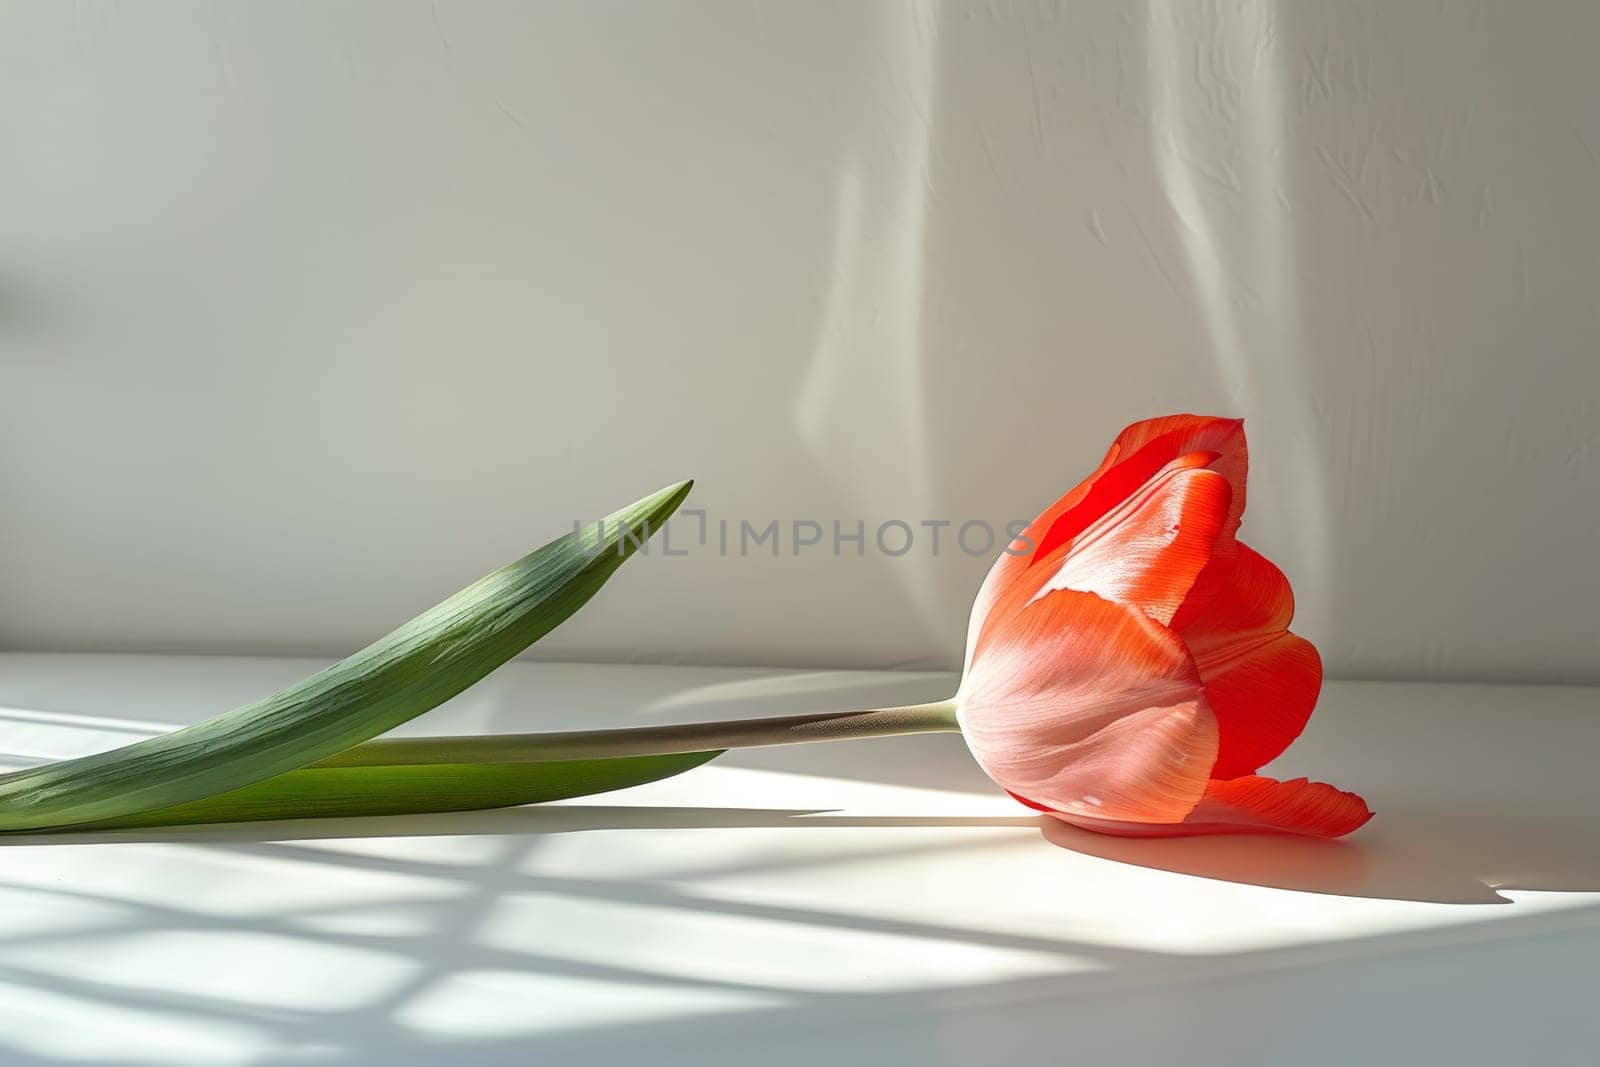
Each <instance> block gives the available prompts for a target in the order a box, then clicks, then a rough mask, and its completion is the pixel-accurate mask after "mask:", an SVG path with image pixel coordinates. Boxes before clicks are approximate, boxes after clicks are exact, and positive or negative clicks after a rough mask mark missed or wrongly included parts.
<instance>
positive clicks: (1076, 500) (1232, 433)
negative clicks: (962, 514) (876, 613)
mask: <svg viewBox="0 0 1600 1067" xmlns="http://www.w3.org/2000/svg"><path fill="white" fill-rule="evenodd" d="M1243 426H1244V424H1243V423H1242V422H1241V421H1240V420H1238V419H1219V418H1215V417H1211V416H1203V415H1169V416H1166V417H1164V418H1159V419H1146V420H1145V421H1143V422H1136V423H1134V424H1133V425H1131V426H1129V427H1127V428H1126V429H1124V430H1123V431H1122V432H1121V433H1120V434H1118V435H1117V439H1116V440H1115V441H1113V442H1112V444H1111V447H1110V449H1109V450H1107V452H1106V455H1105V458H1104V459H1102V460H1101V461H1100V466H1099V467H1098V468H1096V470H1095V471H1094V473H1092V474H1090V475H1089V477H1087V478H1085V479H1084V480H1083V481H1082V482H1080V483H1078V485H1076V486H1074V487H1073V488H1072V489H1071V490H1070V491H1069V492H1067V493H1066V494H1064V495H1063V496H1062V497H1061V498H1060V499H1058V500H1057V501H1056V502H1055V503H1054V504H1051V505H1050V506H1049V507H1048V508H1046V509H1045V510H1044V511H1043V512H1042V513H1040V515H1039V517H1038V518H1036V519H1034V520H1033V522H1032V523H1031V524H1029V526H1028V527H1027V528H1026V529H1025V530H1024V531H1023V532H1022V534H1021V535H1020V536H1019V537H1018V538H1017V539H1016V540H1015V541H1013V542H1012V543H1011V544H1010V546H1008V549H1007V551H1005V552H1003V553H1001V555H1000V558H999V559H997V560H996V561H995V564H994V566H993V567H991V568H990V570H989V573H988V575H987V576H986V577H985V578H984V581H983V585H982V587H981V588H980V589H979V590H978V596H977V598H976V600H975V602H974V604H973V608H972V618H971V621H970V623H969V624H968V628H967V656H966V662H967V664H968V665H969V666H970V665H971V663H972V660H973V658H974V655H975V653H976V650H977V646H978V643H979V636H980V634H982V633H983V631H984V630H985V629H987V628H989V627H992V626H993V625H997V624H998V623H1000V622H1002V621H1004V620H1005V619H1006V618H1008V617H1009V616H1010V615H1012V614H1015V613H1016V612H1017V611H1020V610H1021V609H1022V607H1023V605H1025V604H1027V603H1028V601H1029V600H1030V599H1031V598H1032V597H1033V595H1034V594H1035V593H1036V592H1038V590H1039V587H1040V586H1042V585H1043V584H1044V582H1045V580H1046V578H1047V575H1048V571H1045V572H1038V571H1034V570H1033V568H1034V566H1035V564H1045V563H1050V562H1053V561H1052V559H1051V557H1053V556H1057V555H1061V554H1064V553H1065V550H1066V548H1067V547H1068V544H1069V543H1070V542H1071V541H1072V540H1073V539H1074V538H1075V537H1076V536H1077V535H1078V534H1080V533H1082V532H1083V531H1084V530H1085V529H1087V528H1088V527H1089V526H1091V525H1092V524H1094V523H1095V522H1096V521H1097V520H1098V519H1100V518H1101V517H1103V516H1104V515H1105V514H1106V512H1108V511H1110V510H1111V509H1112V508H1113V507H1115V506H1116V505H1117V504H1118V503H1120V502H1121V501H1123V500H1125V499H1126V498H1127V497H1128V496H1129V495H1131V494H1132V493H1134V492H1135V491H1136V490H1138V489H1139V487H1140V486H1142V485H1144V484H1145V483H1146V482H1148V481H1149V480H1150V479H1151V478H1153V477H1154V476H1155V475H1156V474H1157V473H1159V472H1160V471H1161V469H1162V468H1163V467H1165V466H1167V465H1168V464H1169V463H1171V462H1172V461H1173V460H1175V459H1178V458H1179V457H1182V456H1186V455H1189V454H1191V453H1195V452H1210V453H1214V455H1212V456H1209V457H1208V458H1207V462H1208V464H1209V465H1210V466H1211V467H1212V469H1214V470H1216V471H1217V472H1218V473H1219V474H1221V475H1222V476H1223V477H1224V478H1227V479H1228V482H1229V484H1230V486H1231V488H1232V494H1231V496H1230V498H1229V501H1228V510H1227V513H1226V514H1225V516H1224V518H1223V521H1222V528H1221V532H1220V534H1219V537H1218V542H1219V544H1218V549H1219V552H1220V555H1221V556H1222V557H1231V553H1232V539H1233V534H1234V531H1236V530H1237V529H1238V526H1239V517H1240V515H1241V514H1242V513H1243V511H1244V500H1245V474H1246V468H1247V466H1248V457H1247V452H1246V448H1245V438H1244V428H1243ZM1209 570H1210V568H1207V571H1205V572H1202V576H1201V578H1200V579H1199V582H1198V584H1201V585H1204V586H1206V587H1207V588H1208V589H1209V587H1210V586H1211V585H1212V584H1214V582H1213V581H1212V580H1210V579H1208V578H1207V576H1206V575H1207V574H1208V573H1209Z"/></svg>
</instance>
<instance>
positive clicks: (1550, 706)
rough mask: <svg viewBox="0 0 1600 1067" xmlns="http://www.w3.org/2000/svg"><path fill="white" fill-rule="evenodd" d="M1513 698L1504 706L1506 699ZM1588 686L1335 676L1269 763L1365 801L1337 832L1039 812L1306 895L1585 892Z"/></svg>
mask: <svg viewBox="0 0 1600 1067" xmlns="http://www.w3.org/2000/svg"><path fill="white" fill-rule="evenodd" d="M1513 699H1514V700H1515V701H1516V704H1515V706H1510V705H1509V704H1508V702H1509V701H1511V700H1513ZM1597 701H1600V696H1597V691H1594V690H1585V689H1564V688H1560V687H1553V686H1552V687H1547V688H1538V689H1529V688H1517V689H1507V688H1502V687H1496V686H1434V685H1429V686H1423V685H1415V686H1412V685H1378V684H1345V685H1341V686H1337V687H1334V688H1332V689H1331V690H1330V691H1329V692H1328V693H1327V694H1326V695H1325V697H1324V699H1323V704H1322V707H1321V708H1319V709H1318V711H1317V714H1316V716H1315V717H1314V718H1313V719H1312V723H1311V729H1310V731H1308V733H1307V736H1306V737H1305V738H1303V739H1302V741H1301V742H1300V743H1297V744H1296V746H1295V747H1294V748H1293V749H1291V750H1290V752H1289V754H1288V757H1287V758H1286V759H1285V760H1284V761H1282V762H1281V763H1280V764H1279V765H1278V766H1276V767H1274V768H1269V773H1277V774H1279V775H1280V776H1282V777H1293V776H1296V775H1301V774H1306V775H1310V776H1312V777H1319V776H1324V775H1325V776H1327V777H1328V778H1330V779H1332V780H1333V781H1334V783H1335V784H1337V785H1340V786H1344V787H1347V788H1351V789H1355V790H1356V791H1358V792H1360V793H1361V794H1362V795H1363V796H1365V797H1366V799H1367V802H1368V803H1369V804H1370V805H1371V807H1372V809H1373V811H1374V812H1375V813H1376V814H1375V815H1374V817H1373V819H1372V821H1371V822H1370V823H1368V824H1367V825H1366V826H1365V827H1363V828H1362V829H1360V830H1358V831H1356V833H1354V834H1353V835H1351V836H1350V837H1349V838H1346V839H1344V840H1342V841H1318V840H1312V839H1307V838H1295V837H1287V836H1278V835H1259V836H1229V837H1192V838H1174V839H1165V840H1132V839H1126V838H1116V837H1106V836H1103V835H1100V834H1094V833H1090V832H1087V831H1084V830H1079V829H1077V828H1075V827H1072V826H1068V825H1066V824H1063V823H1059V822H1056V821H1054V820H1051V821H1050V823H1049V825H1047V826H1046V827H1045V830H1044V835H1045V837H1046V838H1047V839H1048V840H1050V841H1051V842H1053V843H1054V844H1056V845H1059V846H1060V847H1062V848H1067V849H1071V850H1073V851H1074V852H1080V853H1084V854H1087V855H1091V856H1099V857H1102V858H1105V859H1110V860H1117V861H1119V862H1122V863H1133V864H1138V865H1139V866H1143V867H1152V868H1156V869H1159V870H1166V871H1174V872H1177V873H1180V874H1190V875H1196V876H1198V877H1202V878H1215V879H1221V880H1224V881H1230V882H1243V883H1247V884H1250V885H1262V886H1271V887H1275V888H1280V889H1296V890H1303V891H1307V892H1315V893H1336V894H1340V895H1345V896H1361V897H1375V898H1380V899H1392V900H1419V901H1434V902H1438V903H1450V904H1474V903H1476V904H1487V903H1505V902H1506V898H1505V897H1503V896H1501V895H1500V893H1498V892H1497V891H1496V890H1499V889H1512V890H1515V889H1525V890H1558V891H1589V892H1595V891H1600V804H1597V803H1596V801H1597V800H1600V788H1597V787H1596V785H1595V784H1594V783H1595V777H1594V774H1595V772H1594V760H1595V758H1596V753H1600V706H1596V704H1597Z"/></svg>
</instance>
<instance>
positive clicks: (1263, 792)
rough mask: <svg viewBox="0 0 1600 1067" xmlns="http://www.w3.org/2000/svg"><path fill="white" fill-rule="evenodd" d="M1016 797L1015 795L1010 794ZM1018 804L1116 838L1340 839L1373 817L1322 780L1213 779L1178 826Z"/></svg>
mask: <svg viewBox="0 0 1600 1067" xmlns="http://www.w3.org/2000/svg"><path fill="white" fill-rule="evenodd" d="M1012 795H1013V796H1016V794H1012ZM1017 799H1018V800H1020V801H1022V802H1023V803H1024V804H1027V805H1028V806H1029V807H1031V808H1037V809H1038V810H1040V811H1043V812H1045V813H1046V814H1048V815H1051V816H1053V817H1054V818H1057V819H1060V820H1061V821H1062V822H1066V823H1071V824H1072V825H1073V826H1078V827H1081V828H1083V829H1085V830H1093V831H1095V832H1096V833H1101V834H1112V835H1114V836H1117V837H1198V836H1201V835H1204V834H1250V833H1261V834H1264V833H1291V834H1303V835H1305V836H1308V837H1343V836H1344V835H1345V834H1348V833H1350V832H1351V831H1352V830H1356V829H1359V828H1360V827H1361V826H1363V825H1364V824H1365V823H1366V821H1367V820H1368V819H1370V818H1372V810H1371V809H1370V808H1368V807H1367V802H1366V801H1364V800H1362V799H1361V798H1360V797H1359V796H1357V795H1356V794H1354V793H1347V792H1345V791H1344V790H1343V789H1336V788H1334V787H1333V786H1331V785H1329V784H1328V783H1326V782H1309V781H1307V780H1306V779H1304V778H1294V779H1291V780H1289V781H1287V782H1280V781H1278V780H1277V779H1276V778H1263V777H1261V776H1260V775H1254V774H1251V775H1245V776H1244V777H1242V778H1233V779H1230V780H1228V781H1213V782H1211V783H1210V784H1209V785H1207V787H1206V791H1205V795H1204V796H1203V797H1201V799H1200V803H1198V804H1196V805H1195V808H1194V810H1193V811H1192V812H1190V813H1189V815H1188V816H1187V817H1186V818H1185V819H1183V821H1181V822H1175V823H1168V824H1166V825H1160V826H1158V825H1153V824H1151V823H1140V822H1133V821H1119V820H1114V819H1097V818H1092V817H1091V818H1085V817H1083V816H1081V815H1078V814H1076V813H1072V812H1063V811H1057V810H1054V809H1052V808H1050V807H1048V806H1045V805H1042V804H1038V803H1035V802H1034V801H1032V800H1029V799H1028V798H1026V797H1021V796H1018V797H1017Z"/></svg>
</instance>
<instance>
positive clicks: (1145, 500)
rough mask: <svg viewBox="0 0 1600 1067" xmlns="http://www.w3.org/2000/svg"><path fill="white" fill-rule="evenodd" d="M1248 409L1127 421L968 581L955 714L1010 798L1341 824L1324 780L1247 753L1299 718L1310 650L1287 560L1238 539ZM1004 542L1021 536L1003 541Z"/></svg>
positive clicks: (1071, 806)
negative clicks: (1090, 468)
mask: <svg viewBox="0 0 1600 1067" xmlns="http://www.w3.org/2000/svg"><path fill="white" fill-rule="evenodd" d="M1245 468H1246V455H1245V438H1244V427H1243V423H1242V422H1240V421H1238V420H1232V419H1217V418H1203V417H1199V416H1194V415H1173V416H1169V417H1167V418H1161V419H1151V420H1148V421H1146V422H1139V423H1135V424H1134V425H1132V426H1130V427H1128V428H1127V429H1126V430H1123V431H1122V433H1121V434H1119V435H1118V436H1117V439H1116V441H1115V442H1114V443H1113V444H1112V445H1111V449H1110V451H1109V452H1107V453H1106V458H1105V459H1104V460H1103V461H1102V462H1101V464H1100V467H1099V469H1098V470H1096V471H1095V472H1094V473H1093V474H1091V475H1090V476H1089V477H1088V478H1087V479H1086V480H1085V481H1084V482H1083V483H1082V484H1080V485H1079V486H1078V487H1077V488H1075V489H1073V490H1072V491H1071V492H1069V493H1068V494H1067V495H1066V496H1064V497H1062V498H1061V499H1060V500H1058V501H1056V503H1055V504H1053V505H1052V506H1051V507H1050V508H1049V509H1047V510H1046V511H1045V512H1044V514H1042V515H1040V516H1039V517H1038V518H1037V519H1035V520H1034V522H1033V524H1032V525H1031V526H1029V527H1028V528H1027V530H1026V531H1024V533H1023V535H1022V536H1021V537H1020V538H1019V539H1018V541H1017V542H1016V543H1014V547H1013V549H1011V550H1010V551H1008V552H1007V553H1006V554H1002V555H1001V557H1000V559H999V560H998V561H997V562H996V563H995V565H994V568H993V569H992V570H991V571H990V572H989V575H988V578H987V579H985V581H984V583H983V587H982V588H981V589H980V590H979V593H978V598H977V602H976V604H975V605H974V606H973V610H972V620H971V624H970V627H969V630H968V636H967V657H966V669H965V674H964V677H963V681H962V684H961V690H960V692H959V693H958V694H957V696H956V705H957V717H958V719H959V722H960V725H961V730H962V733H963V734H964V735H965V737H966V739H967V744H968V746H969V747H970V748H971V749H972V753H973V755H974V756H975V757H976V758H977V760H978V762H979V763H980V764H981V765H982V766H983V769H984V770H985V771H986V772H987V773H988V775H989V776H990V777H991V778H993V779H994V780H995V782H997V783H998V784H999V785H1001V786H1002V787H1004V788H1005V789H1006V790H1008V791H1009V792H1010V793H1011V794H1012V795H1013V796H1015V797H1016V798H1017V799H1018V800H1020V801H1022V802H1023V803H1024V804H1027V805H1029V806H1030V807H1033V808H1037V809H1039V810H1040V811H1043V812H1046V813H1048V814H1050V815H1052V816H1054V817H1056V818H1058V819H1062V820H1064V821H1066V822H1069V823H1072V824H1074V825H1076V826H1081V827H1084V828H1086V829H1090V830H1098V831H1101V832H1104V833H1112V834H1122V835H1140V836H1161V835H1180V834H1206V833H1236V832H1242V831H1245V832H1247V831H1268V830H1277V831H1289V832H1293V833H1300V834H1310V835H1315V836H1321V837H1338V836H1340V835H1341V834H1347V833H1349V832H1350V831H1352V830H1354V829H1356V828H1357V827H1358V826H1360V825H1361V824H1363V823H1365V822H1366V821H1367V820H1368V819H1369V818H1371V817H1372V813H1371V812H1370V811H1369V810H1368V809H1367V806H1366V804H1365V803H1364V802H1363V801H1362V799H1361V798H1360V797H1358V796H1356V795H1355V794H1354V793H1347V792H1343V791H1341V790H1339V789H1335V788H1334V787H1333V786H1331V785H1326V784H1324V783H1322V782H1308V781H1306V780H1305V779H1303V778H1301V779H1295V780H1293V781H1278V780H1276V779H1272V778H1265V777H1262V776H1260V775H1258V774H1256V773H1255V771H1256V770H1257V769H1258V768H1259V767H1261V765H1262V764H1264V763H1267V762H1268V761H1269V760H1272V759H1273V758H1274V757H1276V756H1277V755H1278V754H1279V753H1281V752H1282V751H1283V750H1284V749H1285V748H1287V747H1288V745H1289V743H1290V742H1291V741H1293V740H1294V739H1295V738H1296V737H1297V736H1299V734H1300V731H1301V730H1302V729H1304V728H1305V724H1306V720H1307V719H1308V718H1309V717H1310V715H1311V709H1312V707H1313V706H1314V705H1315V704H1316V700H1317V692H1318V690H1319V689H1320V688H1321V685H1322V662H1321V660H1320V658H1319V657H1318V656H1317V650H1316V649H1315V648H1314V647H1312V645H1311V643H1310V642H1309V641H1306V640H1305V639H1304V638H1302V637H1298V636H1296V635H1295V634H1292V633H1290V632H1289V630H1288V626H1289V620H1290V618H1291V617H1292V616H1293V614H1294V598H1293V595H1292V593H1291V592H1290V589H1289V583H1288V581H1287V580H1286V579H1285V578H1284V576H1283V572H1282V571H1280V570H1279V569H1278V568H1277V567H1275V566H1273V564H1272V563H1270V562H1269V561H1268V560H1267V559H1266V558H1265V557H1263V556H1261V555H1260V554H1259V553H1257V552H1255V551H1254V550H1252V549H1250V548H1249V547H1248V546H1246V545H1245V544H1243V543H1242V542H1240V541H1238V540H1237V539H1236V534H1237V532H1238V529H1239V520H1240V516H1241V515H1242V513H1243V512H1244V502H1245ZM1012 553H1016V554H1012Z"/></svg>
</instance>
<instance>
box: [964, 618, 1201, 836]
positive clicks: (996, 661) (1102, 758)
mask: <svg viewBox="0 0 1600 1067" xmlns="http://www.w3.org/2000/svg"><path fill="white" fill-rule="evenodd" d="M956 700H957V705H958V707H959V709H960V710H959V712H958V717H959V719H960V722H961V730H962V733H963V735H965V737H966V740H967V744H968V746H969V747H970V748H971V749H972V752H973V755H974V756H975V757H976V758H977V760H978V763H979V764H980V765H981V766H982V767H983V769H984V770H985V771H986V772H987V773H988V774H989V776H990V777H991V778H993V779H994V780H995V781H996V782H999V783H1000V784H1001V785H1003V786H1004V787H1005V788H1007V789H1010V790H1013V791H1015V792H1019V793H1023V794H1025V795H1027V796H1029V797H1031V798H1033V800H1034V801H1035V802H1036V803H1039V804H1042V805H1046V806H1048V807H1050V808H1052V809H1054V810H1057V811H1062V812H1069V813H1081V814H1083V815H1085V816H1091V817H1099V818H1108V819H1118V820H1127V821H1130V822H1146V823H1172V822H1178V821H1179V820H1181V819H1182V818H1183V817H1184V816H1185V815H1187V814H1188V813H1189V812H1190V811H1191V810H1192V809H1193V808H1194V805H1195V804H1196V803H1197V802H1198V801H1199V799H1200V797H1201V796H1202V794H1203V793H1204V791H1205V787H1206V783H1207V781H1208V779H1209V777H1210V772H1211V767H1212V765H1213V764H1214V763H1215V762H1216V746H1217V733H1216V723H1215V719H1214V717H1213V716H1212V714H1211V709H1210V707H1209V706H1208V705H1207V704H1206V701H1205V698H1204V696H1203V694H1202V693H1201V692H1200V678H1199V674H1198V672H1197V671H1196V670H1195V668H1194V664H1193V662H1192V661H1191V660H1190V658H1189V654H1188V651H1187V650H1186V649H1185V648H1184V647H1183V642H1182V641H1181V640H1179V639H1178V638H1177V636H1176V635H1175V634H1173V633H1172V632H1171V631H1169V630H1167V629H1166V628H1165V627H1163V626H1162V625H1161V624H1159V623H1158V622H1156V621H1155V620H1154V619H1151V618H1150V617H1149V616H1148V615H1146V614H1145V613H1144V612H1142V611H1139V610H1138V609H1136V608H1133V607H1130V606H1128V605H1124V604H1113V603H1112V602H1110V601H1108V600H1105V599H1102V598H1101V597H1098V596H1095V595H1094V594H1093V593H1086V592H1080V591H1078V590H1073V589H1060V590H1056V591H1053V592H1050V593H1048V594H1046V595H1045V596H1043V597H1042V598H1040V599H1039V600H1036V601H1034V602H1033V603H1031V604H1029V605H1028V606H1027V607H1025V608H1023V609H1022V611H1020V612H1019V613H1017V615H1016V616H1015V617H1013V618H1012V619H1011V620H1010V621H1009V622H1008V623H1006V624H1004V625H1003V626H1002V627H1001V628H1000V630H999V631H997V632H996V634H995V636H994V638H993V640H992V641H991V642H990V643H989V645H988V646H987V648H986V649H985V651H984V654H983V656H982V657H981V658H979V659H978V660H977V661H976V662H975V664H974V667H973V669H972V671H971V672H969V674H968V676H967V678H966V680H965V681H964V682H963V684H962V690H961V693H960V694H958V695H957V698H956Z"/></svg>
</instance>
